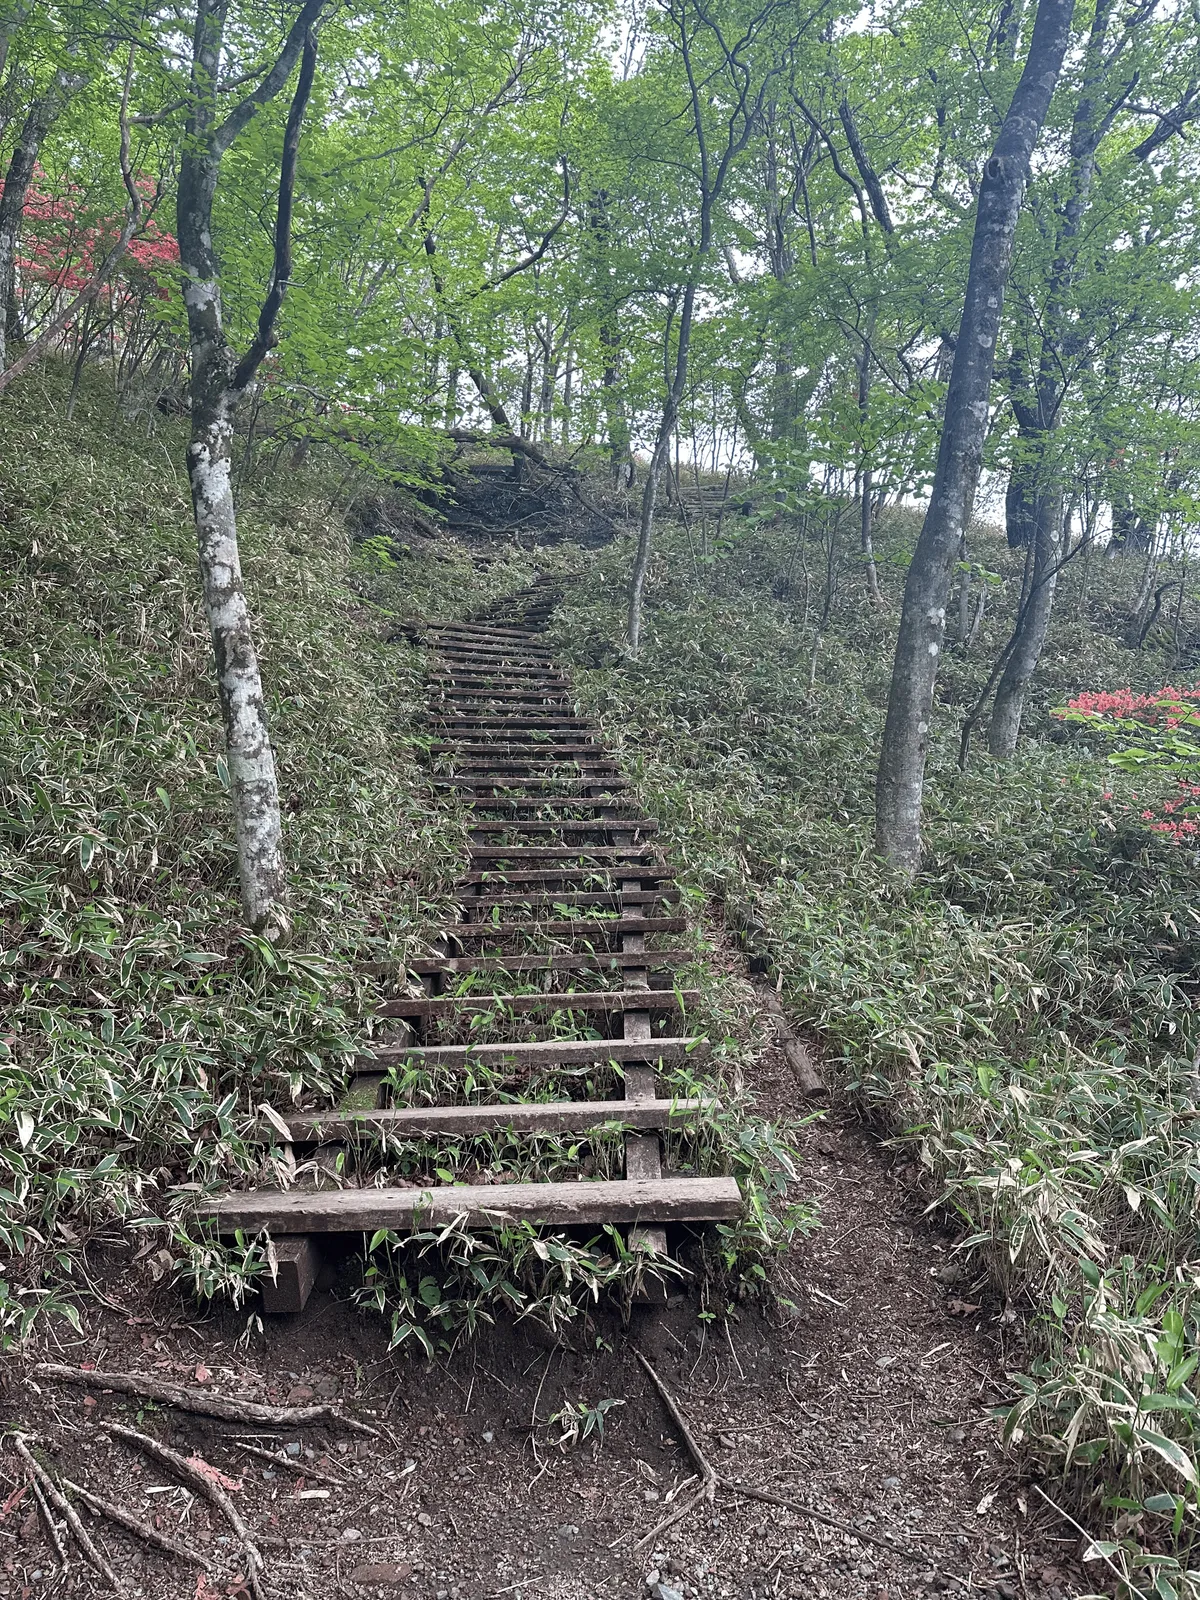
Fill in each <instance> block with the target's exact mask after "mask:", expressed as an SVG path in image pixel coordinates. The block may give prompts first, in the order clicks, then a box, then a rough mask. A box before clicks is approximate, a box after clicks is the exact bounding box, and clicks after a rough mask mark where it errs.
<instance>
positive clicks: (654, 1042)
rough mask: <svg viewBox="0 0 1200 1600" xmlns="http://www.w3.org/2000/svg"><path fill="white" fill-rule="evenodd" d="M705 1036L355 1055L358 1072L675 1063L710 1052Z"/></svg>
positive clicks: (386, 1049) (390, 1049)
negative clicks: (400, 1067) (405, 1066)
mask: <svg viewBox="0 0 1200 1600" xmlns="http://www.w3.org/2000/svg"><path fill="white" fill-rule="evenodd" d="M708 1052H709V1047H708V1041H707V1040H705V1039H698V1038H697V1039H693V1038H678V1039H537V1040H533V1041H531V1042H530V1043H529V1044H510V1043H504V1044H433V1045H405V1044H397V1045H381V1046H380V1048H379V1049H378V1050H373V1051H372V1052H371V1053H370V1055H362V1056H359V1057H358V1058H357V1064H358V1067H359V1070H360V1071H364V1072H370V1071H380V1070H382V1069H384V1068H386V1067H389V1066H391V1065H392V1064H393V1063H399V1062H408V1063H410V1064H411V1065H412V1066H419V1067H469V1066H494V1067H537V1068H541V1069H550V1068H552V1067H573V1066H588V1065H590V1064H592V1063H604V1062H607V1061H615V1062H617V1063H618V1064H621V1063H624V1062H627V1061H636V1062H638V1063H639V1064H646V1065H650V1066H655V1065H658V1066H679V1065H680V1064H681V1063H682V1062H685V1061H704V1060H706V1059H707V1057H708Z"/></svg>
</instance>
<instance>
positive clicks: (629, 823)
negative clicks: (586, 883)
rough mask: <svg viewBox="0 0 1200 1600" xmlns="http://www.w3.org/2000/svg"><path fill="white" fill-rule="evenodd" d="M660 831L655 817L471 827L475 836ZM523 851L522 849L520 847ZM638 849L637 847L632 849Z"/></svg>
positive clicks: (474, 824) (549, 820)
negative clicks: (489, 834) (490, 834)
mask: <svg viewBox="0 0 1200 1600" xmlns="http://www.w3.org/2000/svg"><path fill="white" fill-rule="evenodd" d="M658 831H659V825H658V823H657V821H656V820H655V819H654V818H653V817H618V818H615V819H610V818H607V817H596V818H592V817H564V818H562V819H561V820H558V819H555V818H552V817H546V818H540V819H539V818H534V819H529V818H526V819H524V820H514V821H512V822H488V821H484V822H475V821H472V823H471V832H472V833H521V834H528V833H553V834H559V833H645V834H654V833H657V832H658ZM518 848H520V847H518ZM608 848H609V849H614V850H620V849H623V848H624V846H623V845H610V846H608ZM630 848H631V849H632V848H636V847H635V846H631V847H630Z"/></svg>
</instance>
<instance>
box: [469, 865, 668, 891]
mask: <svg viewBox="0 0 1200 1600" xmlns="http://www.w3.org/2000/svg"><path fill="white" fill-rule="evenodd" d="M518 865H519V864H518ZM599 877H604V878H605V879H608V880H611V879H613V878H619V879H621V880H622V881H629V882H632V881H633V880H634V879H636V880H637V881H638V882H639V883H669V882H670V881H671V873H670V872H669V871H668V870H667V868H665V867H662V866H657V867H650V866H644V865H641V864H639V863H638V862H636V861H597V862H595V863H594V864H593V865H591V866H588V865H586V864H581V865H579V866H576V865H574V864H573V863H569V862H565V861H564V862H563V863H562V865H561V866H559V867H554V868H547V869H546V871H544V872H521V871H518V870H516V869H515V868H504V867H489V868H488V869H487V871H485V872H469V873H468V874H467V875H466V877H464V878H459V880H458V883H457V884H456V885H455V887H456V888H459V889H465V888H469V887H471V885H472V884H475V885H481V886H487V887H489V888H493V889H500V888H505V887H508V888H512V887H513V886H514V885H515V884H522V883H563V884H576V885H578V886H579V887H580V888H586V887H587V884H588V882H589V880H591V879H594V878H599ZM596 887H597V888H603V889H609V890H612V891H613V892H614V893H616V892H618V891H619V888H620V885H619V884H617V883H613V882H611V881H608V882H606V883H604V884H597V886H596Z"/></svg>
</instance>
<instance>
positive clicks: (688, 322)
mask: <svg viewBox="0 0 1200 1600" xmlns="http://www.w3.org/2000/svg"><path fill="white" fill-rule="evenodd" d="M695 304H696V280H695V278H692V279H691V281H690V282H689V283H688V285H687V288H686V289H685V290H684V291H683V305H682V307H681V308H680V313H679V338H678V343H677V344H676V347H675V371H674V374H673V376H672V379H671V387H670V388H669V389H668V390H667V398H666V403H665V405H664V406H663V414H662V420H661V421H660V423H659V425H658V433H657V435H656V437H655V440H654V450H653V453H652V454H651V457H650V470H649V472H648V473H647V474H646V484H645V487H644V489H643V490H642V513H641V518H640V521H639V523H638V547H637V555H636V556H635V557H634V562H633V575H632V577H631V579H630V583H629V609H628V613H627V616H626V625H625V637H626V643H627V644H628V646H629V654H630V655H631V656H636V655H637V653H638V646H639V644H640V643H641V636H642V596H643V594H644V593H645V589H646V574H647V573H648V572H649V570H650V546H651V539H652V537H653V530H654V506H655V502H656V501H657V499H658V484H659V480H660V478H661V477H662V474H663V469H664V468H665V467H667V466H668V465H669V463H670V460H671V439H672V437H673V436H674V433H675V426H676V423H677V422H678V420H679V406H680V402H681V401H682V399H683V395H684V390H685V389H686V388H687V371H688V352H689V348H690V346H691V342H692V314H693V311H694V308H695Z"/></svg>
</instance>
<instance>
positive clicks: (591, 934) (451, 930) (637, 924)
mask: <svg viewBox="0 0 1200 1600" xmlns="http://www.w3.org/2000/svg"><path fill="white" fill-rule="evenodd" d="M686 927H687V919H686V918H684V917H613V918H612V920H611V921H609V922H598V921H596V922H594V921H591V920H585V919H584V918H582V917H581V918H579V920H578V921H576V920H574V919H573V918H569V917H562V918H554V919H553V920H549V921H532V922H452V923H451V924H450V925H449V927H446V928H443V929H442V932H443V933H444V934H446V935H447V936H448V937H449V938H451V939H459V940H462V939H515V938H517V937H518V936H525V937H528V935H530V934H534V933H537V934H554V935H555V936H556V937H557V936H558V935H559V934H564V933H565V934H570V935H571V936H572V937H573V938H577V939H599V938H602V937H604V936H608V935H611V936H612V937H619V936H620V935H621V934H623V933H635V932H636V933H682V932H683V931H684V929H685V928H686Z"/></svg>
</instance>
